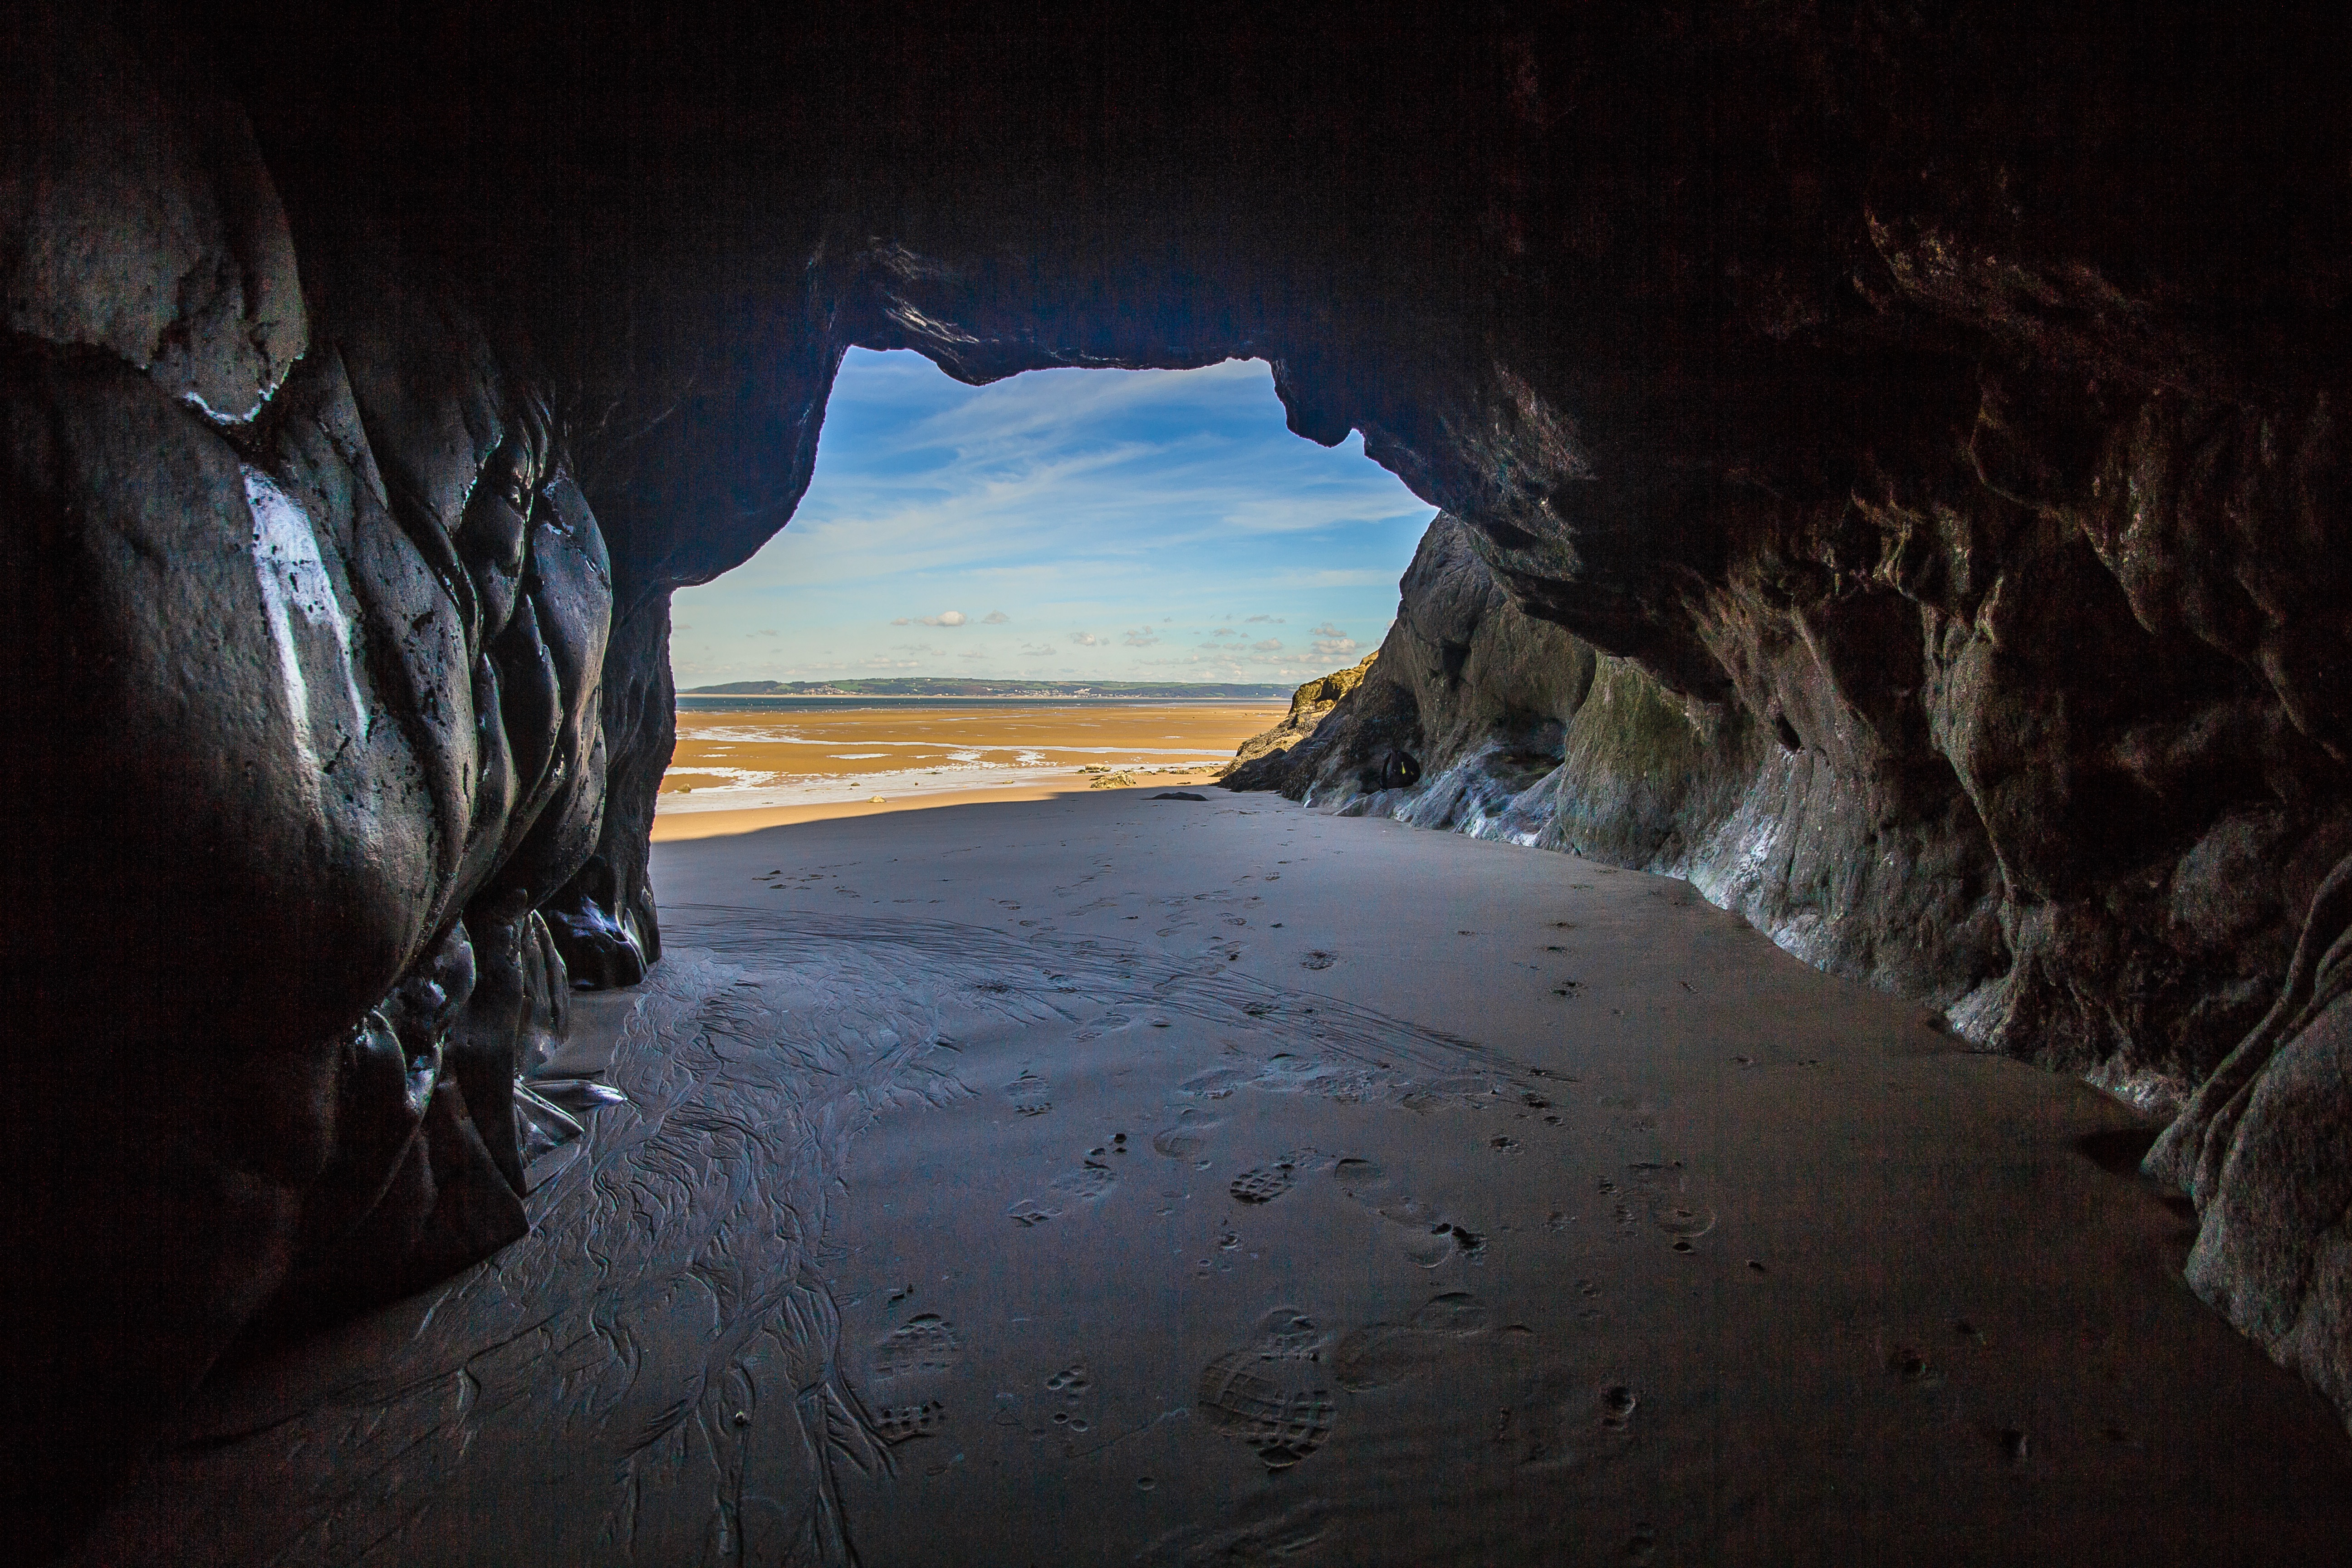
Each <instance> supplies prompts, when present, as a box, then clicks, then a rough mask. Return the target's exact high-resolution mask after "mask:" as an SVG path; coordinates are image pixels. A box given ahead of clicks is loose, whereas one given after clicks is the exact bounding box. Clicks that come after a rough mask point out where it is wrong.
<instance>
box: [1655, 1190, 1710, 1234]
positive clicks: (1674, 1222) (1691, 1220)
mask: <svg viewBox="0 0 2352 1568" xmlns="http://www.w3.org/2000/svg"><path fill="white" fill-rule="evenodd" d="M1650 1217H1651V1218H1652V1219H1653V1220H1654V1221H1656V1222H1657V1226H1658V1228H1659V1229H1660V1230H1663V1231H1664V1232H1665V1233H1666V1234H1667V1235H1668V1236H1672V1237H1681V1238H1682V1239H1683V1240H1685V1241H1687V1240H1689V1239H1690V1238H1691V1237H1698V1236H1705V1235H1706V1233H1707V1232H1708V1231H1710V1230H1713V1229H1714V1228H1715V1211H1714V1210H1713V1209H1711V1208H1707V1207H1705V1206H1704V1205H1696V1204H1685V1203H1683V1202H1681V1201H1680V1200H1675V1201H1671V1202H1667V1203H1662V1204H1660V1205H1658V1206H1657V1207H1656V1208H1654V1209H1653V1210H1652V1211H1651V1212H1650Z"/></svg>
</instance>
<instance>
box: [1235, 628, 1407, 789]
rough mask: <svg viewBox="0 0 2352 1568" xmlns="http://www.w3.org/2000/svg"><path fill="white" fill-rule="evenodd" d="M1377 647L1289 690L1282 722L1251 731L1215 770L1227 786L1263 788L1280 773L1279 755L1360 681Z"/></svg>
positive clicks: (1375, 656)
mask: <svg viewBox="0 0 2352 1568" xmlns="http://www.w3.org/2000/svg"><path fill="white" fill-rule="evenodd" d="M1380 657H1381V656H1380V653H1379V651H1378V650H1377V649H1375V650H1374V651H1373V652H1370V653H1368V654H1366V655H1365V656H1364V657H1363V658H1361V659H1360V660H1358V661H1357V662H1356V663H1355V664H1353V665H1350V666H1349V668H1346V669H1341V670H1335V671H1333V672H1332V673H1331V674H1329V675H1324V676H1318V677H1317V678H1316V679H1313V680H1310V681H1308V682H1307V684H1306V685H1304V686H1302V687H1300V688H1299V689H1297V690H1296V691H1294V692H1292V693H1291V694H1290V711H1289V712H1287V713H1286V714H1284V715H1283V716H1282V722H1281V723H1279V724H1276V725H1275V726H1274V727H1273V728H1272V729H1270V730H1267V731H1263V732H1262V733H1259V734H1255V735H1252V736H1251V737H1250V738H1249V739H1248V740H1246V741H1244V742H1242V743H1241V747H1240V749H1239V750H1237V751H1235V752H1234V760H1233V761H1232V762H1230V763H1226V764H1225V766H1224V768H1223V771H1222V772H1220V773H1218V774H1217V777H1218V779H1219V781H1220V782H1222V783H1223V784H1224V785H1225V787H1226V788H1228V789H1265V788H1266V787H1268V784H1269V783H1270V782H1271V781H1273V780H1275V779H1276V778H1278V777H1280V776H1281V767H1282V763H1281V759H1282V758H1283V757H1284V755H1285V754H1286V753H1287V752H1289V750H1290V749H1291V748H1292V747H1293V746H1296V745H1297V744H1298V742H1301V741H1303V740H1305V739H1307V736H1309V735H1312V734H1313V733H1315V727H1316V726H1317V725H1318V724H1320V723H1321V722H1323V721H1324V720H1325V719H1327V718H1328V717H1329V716H1330V713H1331V710H1332V709H1334V708H1336V707H1338V706H1339V699H1341V698H1342V697H1345V696H1346V695H1348V693H1349V692H1350V691H1353V690H1354V689H1356V688H1357V687H1359V686H1360V685H1362V684H1363V680H1364V677H1365V676H1366V675H1367V674H1369V673H1370V670H1371V668H1372V663H1373V661H1374V660H1376V659H1378V658H1380Z"/></svg>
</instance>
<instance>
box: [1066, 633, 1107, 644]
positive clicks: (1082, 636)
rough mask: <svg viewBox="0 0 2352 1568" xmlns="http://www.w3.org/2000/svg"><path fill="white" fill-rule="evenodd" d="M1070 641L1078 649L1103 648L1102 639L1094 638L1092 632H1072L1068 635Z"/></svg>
mask: <svg viewBox="0 0 2352 1568" xmlns="http://www.w3.org/2000/svg"><path fill="white" fill-rule="evenodd" d="M1070 640H1071V641H1072V642H1074V643H1076V644H1077V645H1078V646H1079V647H1102V646H1103V639H1102V638H1100V637H1097V636H1095V634H1094V633H1092V632H1072V633H1071V634H1070Z"/></svg>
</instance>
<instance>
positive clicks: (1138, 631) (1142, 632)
mask: <svg viewBox="0 0 2352 1568" xmlns="http://www.w3.org/2000/svg"><path fill="white" fill-rule="evenodd" d="M1125 640H1126V643H1127V646H1128V647H1152V646H1153V645H1155V644H1156V643H1158V642H1159V641H1160V639H1159V638H1158V637H1155V636H1153V635H1152V631H1151V628H1150V626H1138V627H1136V628H1135V629H1134V630H1133V631H1131V632H1129V633H1128V634H1127V637H1126V639H1125Z"/></svg>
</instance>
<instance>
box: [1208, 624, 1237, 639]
mask: <svg viewBox="0 0 2352 1568" xmlns="http://www.w3.org/2000/svg"><path fill="white" fill-rule="evenodd" d="M1209 635H1210V636H1211V637H1239V636H1241V635H1242V634H1241V633H1239V632H1237V631H1235V630H1234V628H1233V627H1231V626H1219V627H1218V628H1217V629H1216V630H1215V631H1213V632H1211V633H1210V634H1209Z"/></svg>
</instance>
